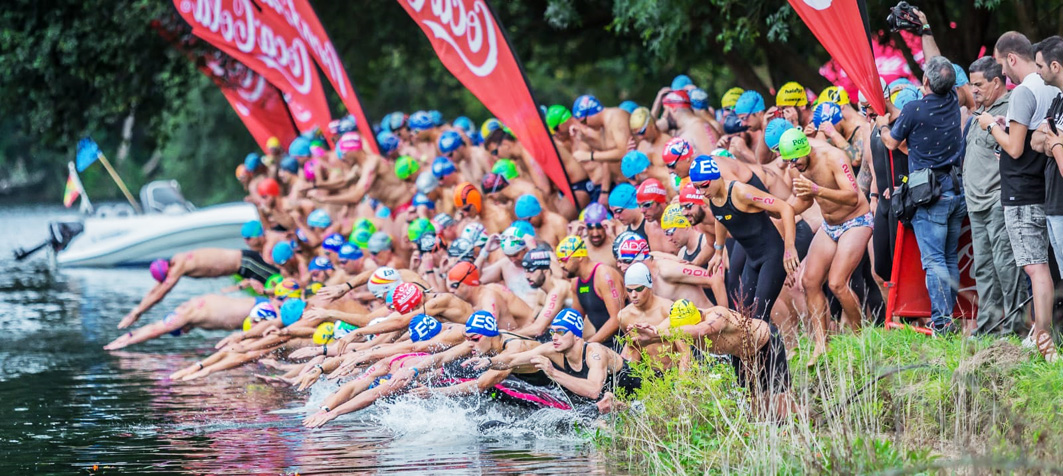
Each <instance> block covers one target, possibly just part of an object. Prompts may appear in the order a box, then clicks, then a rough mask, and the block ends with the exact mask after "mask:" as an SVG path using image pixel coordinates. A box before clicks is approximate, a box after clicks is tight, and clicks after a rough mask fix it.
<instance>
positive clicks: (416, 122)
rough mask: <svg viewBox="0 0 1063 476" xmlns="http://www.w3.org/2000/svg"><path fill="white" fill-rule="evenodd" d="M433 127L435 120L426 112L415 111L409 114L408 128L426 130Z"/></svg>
mask: <svg viewBox="0 0 1063 476" xmlns="http://www.w3.org/2000/svg"><path fill="white" fill-rule="evenodd" d="M433 127H435V122H434V121H432V116H430V115H428V112H426V111H417V112H415V113H413V114H410V130H414V131H427V130H428V129H431V128H433Z"/></svg>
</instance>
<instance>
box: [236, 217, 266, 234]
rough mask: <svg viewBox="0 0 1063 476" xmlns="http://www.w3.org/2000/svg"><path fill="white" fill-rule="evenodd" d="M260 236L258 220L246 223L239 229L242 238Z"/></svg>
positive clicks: (261, 232)
mask: <svg viewBox="0 0 1063 476" xmlns="http://www.w3.org/2000/svg"><path fill="white" fill-rule="evenodd" d="M262 235H263V231H262V223H261V222H259V221H258V220H251V221H248V222H246V223H244V226H241V227H240V236H242V237H244V238H258V237H260V236H262Z"/></svg>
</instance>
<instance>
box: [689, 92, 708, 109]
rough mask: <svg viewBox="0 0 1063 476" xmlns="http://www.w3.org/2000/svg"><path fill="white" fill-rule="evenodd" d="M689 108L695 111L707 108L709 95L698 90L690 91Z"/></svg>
mask: <svg viewBox="0 0 1063 476" xmlns="http://www.w3.org/2000/svg"><path fill="white" fill-rule="evenodd" d="M690 107H692V108H694V109H697V110H704V109H708V108H709V93H707V92H705V91H702V90H700V89H693V90H691V91H690Z"/></svg>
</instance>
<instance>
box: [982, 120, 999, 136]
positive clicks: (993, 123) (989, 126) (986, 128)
mask: <svg viewBox="0 0 1063 476" xmlns="http://www.w3.org/2000/svg"><path fill="white" fill-rule="evenodd" d="M995 125H997V123H995V122H990V123H989V125H988V126H985V131H986V132H988V133H990V134H993V126H995Z"/></svg>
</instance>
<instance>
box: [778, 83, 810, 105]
mask: <svg viewBox="0 0 1063 476" xmlns="http://www.w3.org/2000/svg"><path fill="white" fill-rule="evenodd" d="M775 105H776V106H779V107H783V106H796V107H801V106H807V105H808V93H806V92H805V87H804V86H801V85H800V84H799V83H796V82H794V81H790V82H789V83H786V84H784V85H782V87H781V88H779V94H776V95H775Z"/></svg>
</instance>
